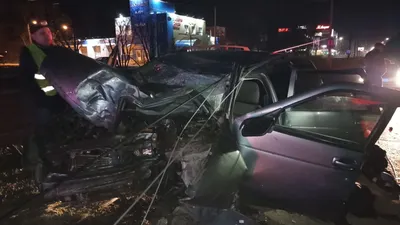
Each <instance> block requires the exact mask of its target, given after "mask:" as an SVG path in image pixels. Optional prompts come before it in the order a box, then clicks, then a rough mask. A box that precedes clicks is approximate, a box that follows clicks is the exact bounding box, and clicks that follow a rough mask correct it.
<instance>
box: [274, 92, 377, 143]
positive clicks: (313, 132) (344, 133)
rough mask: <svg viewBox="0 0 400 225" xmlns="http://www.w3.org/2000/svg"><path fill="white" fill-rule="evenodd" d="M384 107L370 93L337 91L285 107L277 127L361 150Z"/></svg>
mask: <svg viewBox="0 0 400 225" xmlns="http://www.w3.org/2000/svg"><path fill="white" fill-rule="evenodd" d="M384 107H385V103H384V102H383V101H380V100H377V99H375V98H373V97H372V96H370V95H369V94H364V93H352V92H334V93H329V94H325V95H323V96H318V97H316V98H313V99H310V100H308V101H305V102H303V103H300V104H298V105H294V106H291V107H289V108H286V109H285V110H284V111H283V112H282V113H281V114H280V115H279V120H278V122H277V125H278V126H280V127H282V128H287V129H288V130H290V131H293V132H295V133H298V134H299V135H306V136H308V137H311V138H317V139H320V140H323V141H329V142H332V143H339V142H340V143H342V144H348V145H351V146H353V147H355V148H357V150H362V149H363V146H364V145H365V143H366V141H367V139H368V137H369V135H370V134H371V132H372V130H373V129H374V128H375V126H376V124H377V122H378V120H379V119H380V118H381V115H382V113H383V110H384Z"/></svg>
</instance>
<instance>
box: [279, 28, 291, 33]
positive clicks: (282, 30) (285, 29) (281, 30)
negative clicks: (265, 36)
mask: <svg viewBox="0 0 400 225" xmlns="http://www.w3.org/2000/svg"><path fill="white" fill-rule="evenodd" d="M284 32H289V28H278V33H284Z"/></svg>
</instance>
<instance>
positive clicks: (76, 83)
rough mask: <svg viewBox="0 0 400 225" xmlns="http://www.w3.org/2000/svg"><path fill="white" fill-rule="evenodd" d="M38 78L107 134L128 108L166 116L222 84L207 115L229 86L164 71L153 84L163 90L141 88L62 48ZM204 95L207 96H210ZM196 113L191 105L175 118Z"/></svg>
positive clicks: (51, 55) (212, 79) (128, 78)
mask: <svg viewBox="0 0 400 225" xmlns="http://www.w3.org/2000/svg"><path fill="white" fill-rule="evenodd" d="M139 72H140V71H139ZM40 73H41V74H43V75H44V76H45V77H46V79H48V80H49V82H50V83H51V85H52V86H54V88H55V89H56V91H57V92H58V93H59V94H60V95H61V96H62V97H63V98H64V100H66V101H67V102H68V104H69V105H71V106H72V108H74V110H76V112H78V113H79V114H80V115H82V116H83V117H85V118H86V119H88V120H89V121H91V122H92V123H93V124H95V125H97V126H101V127H106V128H108V129H111V128H114V127H115V125H116V123H117V121H118V119H119V113H120V110H121V107H122V105H123V104H124V102H127V103H128V104H131V105H133V106H132V108H133V109H134V110H135V111H136V112H138V113H142V114H144V115H163V114H165V113H167V112H169V111H171V109H173V108H174V107H176V106H178V105H179V104H180V103H182V102H184V101H185V100H187V99H188V98H189V96H190V95H191V94H192V93H193V91H196V89H197V91H203V90H204V88H205V87H207V86H209V85H211V84H213V83H218V88H217V90H216V91H215V94H214V95H215V97H213V98H210V99H211V101H210V105H211V109H209V110H212V109H213V108H215V106H216V105H218V103H219V101H220V99H221V98H222V95H223V94H224V93H225V84H224V83H223V82H218V81H220V80H221V79H225V80H226V78H223V77H221V76H204V75H201V74H194V73H188V72H184V71H182V70H179V69H177V68H175V67H172V66H168V65H165V69H163V68H162V69H161V72H160V75H159V76H158V77H157V76H156V77H154V78H153V79H154V80H153V81H154V82H155V83H158V84H159V85H149V84H147V83H145V84H143V83H139V81H137V80H135V79H134V78H133V76H126V75H124V74H123V72H121V71H117V70H116V69H113V68H111V67H108V66H106V65H104V64H99V63H98V62H96V61H95V60H93V59H90V58H87V57H85V56H82V55H80V54H76V53H74V52H72V51H69V50H67V49H64V48H55V49H54V50H53V51H52V52H51V53H49V55H48V57H47V58H46V59H45V60H44V61H43V64H42V66H41V68H40ZM160 86H161V87H162V88H161V89H160ZM191 87H192V88H191ZM160 90H161V91H160ZM202 95H203V96H207V95H208V92H207V91H205V92H204V93H202ZM196 108H197V107H196V104H195V103H193V102H189V103H188V104H185V105H182V107H179V109H177V110H176V111H175V113H182V112H193V111H194V110H196Z"/></svg>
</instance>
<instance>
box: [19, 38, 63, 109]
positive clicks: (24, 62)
mask: <svg viewBox="0 0 400 225" xmlns="http://www.w3.org/2000/svg"><path fill="white" fill-rule="evenodd" d="M38 46H39V45H38ZM39 48H40V49H42V50H43V52H44V53H45V54H49V52H50V51H51V49H52V48H53V47H46V48H45V47H41V46H39ZM19 68H20V84H21V88H22V90H23V91H24V92H25V93H26V94H27V96H28V99H27V100H28V101H31V102H30V103H31V104H34V106H36V107H37V108H48V109H52V108H54V107H56V105H57V107H58V105H59V104H56V102H58V101H60V100H61V98H60V97H59V95H55V96H46V94H45V93H44V92H43V91H42V90H41V88H40V87H39V85H38V84H37V83H36V80H35V74H36V73H37V72H38V70H39V68H38V66H37V65H36V63H35V60H34V59H33V57H32V55H31V53H30V51H29V49H28V48H27V47H23V48H22V49H21V53H20V58H19Z"/></svg>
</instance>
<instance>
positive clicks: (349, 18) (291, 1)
mask: <svg viewBox="0 0 400 225" xmlns="http://www.w3.org/2000/svg"><path fill="white" fill-rule="evenodd" d="M168 2H171V3H175V8H176V11H177V13H178V14H182V15H190V16H194V17H197V18H204V19H206V22H207V25H208V26H212V25H213V23H214V22H213V7H214V6H216V7H217V25H219V26H226V27H227V35H228V37H230V39H232V40H234V41H240V42H246V41H251V40H252V39H253V38H255V37H258V35H259V34H260V33H263V32H267V31H269V30H274V29H275V28H277V27H286V26H296V25H302V24H321V23H328V22H329V7H330V3H329V1H327V0H246V1H239V0H237V1H228V0H168ZM250 2H251V3H250ZM61 8H62V10H63V11H64V12H65V13H66V14H67V15H69V17H70V18H71V19H72V21H73V26H74V27H75V30H76V31H77V32H79V34H80V35H81V36H112V35H113V33H114V27H113V24H114V18H115V17H117V16H118V15H119V13H122V14H124V15H128V13H129V0H112V1H111V0H103V1H98V0H84V1H82V0H62V1H61ZM399 25H400V1H398V0H379V1H374V0H369V1H368V0H335V8H334V28H335V29H336V30H338V31H339V32H340V33H341V34H343V35H348V34H349V32H350V31H352V32H353V35H355V36H366V37H384V36H390V35H392V34H395V33H397V32H400V26H399Z"/></svg>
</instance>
